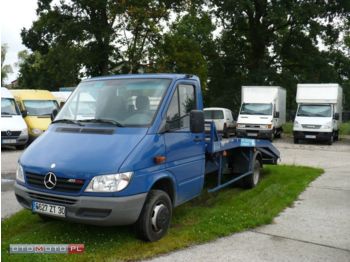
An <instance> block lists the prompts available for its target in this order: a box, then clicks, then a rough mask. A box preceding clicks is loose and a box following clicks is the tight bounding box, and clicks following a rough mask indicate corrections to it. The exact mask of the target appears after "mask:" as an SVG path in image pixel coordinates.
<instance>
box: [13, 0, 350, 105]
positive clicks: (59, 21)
mask: <svg viewBox="0 0 350 262" xmlns="http://www.w3.org/2000/svg"><path fill="white" fill-rule="evenodd" d="M348 2H349V1H326V0H320V1H317V2H315V1H311V0H306V1H295V0H288V1H267V0H252V1H248V0H237V1H226V0H211V1H204V0H190V1H185V0H181V1H174V0H151V1H149V0H132V1H113V0H98V1H92V0H72V1H62V2H57V1H52V0H39V1H38V9H37V13H38V19H37V20H36V21H35V22H34V23H33V24H32V26H31V27H30V28H29V29H24V30H23V31H22V34H21V35H22V39H23V43H24V44H25V45H26V46H27V47H28V48H29V49H30V50H31V51H32V52H33V54H31V55H29V56H28V59H30V61H31V62H27V63H22V65H21V67H20V71H21V78H20V83H21V85H22V86H23V87H25V86H28V87H35V86H37V87H40V88H41V87H42V88H43V87H44V86H45V88H49V89H55V88H57V87H58V86H63V85H73V84H76V83H77V82H78V81H79V79H80V78H82V77H90V76H98V75H106V74H119V73H138V72H177V73H189V74H196V75H198V76H199V77H200V79H201V81H202V86H203V91H204V96H205V97H204V98H205V104H206V106H224V107H228V108H231V109H234V110H235V111H237V110H238V107H239V105H240V92H241V86H242V85H281V86H283V87H285V88H286V89H287V106H288V108H289V109H290V110H292V109H295V108H294V107H295V93H296V85H297V83H311V82H313V83H326V82H336V83H339V84H341V85H342V86H343V88H344V96H345V101H346V103H345V105H344V108H345V109H346V110H350V103H349V102H348V101H350V80H349V79H350V76H349V74H350V22H349V21H350V6H349V4H348ZM34 53H36V54H34ZM37 54H40V56H38V55H37ZM37 59H40V61H36V60H37ZM33 61H35V64H41V65H42V66H41V68H40V69H37V70H34V69H33V68H32V63H33ZM22 67H23V68H22Z"/></svg>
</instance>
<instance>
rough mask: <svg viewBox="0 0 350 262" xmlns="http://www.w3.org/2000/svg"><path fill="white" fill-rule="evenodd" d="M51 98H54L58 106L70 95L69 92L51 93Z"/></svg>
mask: <svg viewBox="0 0 350 262" xmlns="http://www.w3.org/2000/svg"><path fill="white" fill-rule="evenodd" d="M51 94H53V96H54V97H55V98H56V100H57V102H58V104H59V105H62V104H64V103H66V101H67V99H68V98H69V96H70V95H71V94H72V92H70V91H59V92H51Z"/></svg>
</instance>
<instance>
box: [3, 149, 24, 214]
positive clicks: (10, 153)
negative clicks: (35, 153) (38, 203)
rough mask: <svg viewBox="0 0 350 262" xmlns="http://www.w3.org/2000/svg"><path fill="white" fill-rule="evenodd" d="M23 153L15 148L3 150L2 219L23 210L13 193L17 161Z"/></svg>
mask: <svg viewBox="0 0 350 262" xmlns="http://www.w3.org/2000/svg"><path fill="white" fill-rule="evenodd" d="M22 152H23V151H20V150H15V149H13V148H1V219H3V218H5V217H8V216H10V215H12V214H13V213H16V212H17V211H19V210H21V209H22V207H21V206H20V204H18V202H17V201H16V198H15V195H14V193H13V183H14V181H15V177H16V175H15V174H16V168H17V160H18V158H19V157H20V156H21V154H22Z"/></svg>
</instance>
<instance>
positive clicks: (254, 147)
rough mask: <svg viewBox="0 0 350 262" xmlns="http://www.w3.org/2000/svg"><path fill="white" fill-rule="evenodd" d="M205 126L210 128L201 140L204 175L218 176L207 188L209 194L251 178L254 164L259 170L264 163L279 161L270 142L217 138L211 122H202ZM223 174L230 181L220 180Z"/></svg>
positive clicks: (277, 154)
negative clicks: (203, 145) (203, 148)
mask: <svg viewBox="0 0 350 262" xmlns="http://www.w3.org/2000/svg"><path fill="white" fill-rule="evenodd" d="M206 125H210V132H209V135H207V136H206V138H205V142H206V143H205V146H206V164H205V171H206V172H205V173H206V174H207V175H208V174H212V173H217V176H218V181H217V185H216V186H215V187H214V188H211V189H209V190H208V191H209V192H215V191H218V190H220V189H222V188H224V187H227V186H229V185H231V184H233V183H235V182H237V181H238V180H241V179H244V178H246V177H248V176H254V169H255V166H256V162H257V161H258V163H259V165H260V167H263V165H264V164H271V165H276V164H277V162H278V160H279V159H280V152H279V151H278V149H277V148H276V147H275V146H274V145H273V144H272V143H271V142H270V141H267V140H261V139H250V138H236V137H234V138H221V137H220V136H219V135H218V133H217V131H216V128H215V124H214V123H213V122H206ZM227 174H230V175H231V179H229V180H228V181H227V180H226V181H224V175H227ZM256 183H257V181H256Z"/></svg>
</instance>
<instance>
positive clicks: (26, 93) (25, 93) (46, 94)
mask: <svg viewBox="0 0 350 262" xmlns="http://www.w3.org/2000/svg"><path fill="white" fill-rule="evenodd" d="M11 93H12V94H13V95H14V96H15V97H16V98H17V99H20V100H56V98H55V97H54V96H53V94H51V92H50V91H48V90H38V89H16V90H11Z"/></svg>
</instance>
